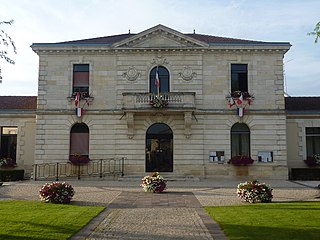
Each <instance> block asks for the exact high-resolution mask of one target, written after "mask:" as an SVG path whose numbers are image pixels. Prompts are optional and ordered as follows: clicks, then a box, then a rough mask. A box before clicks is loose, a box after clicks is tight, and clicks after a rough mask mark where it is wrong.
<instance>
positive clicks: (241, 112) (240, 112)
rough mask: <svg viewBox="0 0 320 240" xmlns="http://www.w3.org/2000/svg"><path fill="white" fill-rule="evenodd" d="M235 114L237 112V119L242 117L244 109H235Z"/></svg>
mask: <svg viewBox="0 0 320 240" xmlns="http://www.w3.org/2000/svg"><path fill="white" fill-rule="evenodd" d="M237 112H238V116H239V117H243V114H244V108H242V107H240V108H238V109H237Z"/></svg>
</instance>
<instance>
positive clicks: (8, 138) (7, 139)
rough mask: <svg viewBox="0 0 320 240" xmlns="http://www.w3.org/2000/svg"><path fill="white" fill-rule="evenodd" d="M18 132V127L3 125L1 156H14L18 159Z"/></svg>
mask: <svg viewBox="0 0 320 240" xmlns="http://www.w3.org/2000/svg"><path fill="white" fill-rule="evenodd" d="M17 133H18V128H17V127H1V137H0V141H1V151H0V158H12V159H13V160H14V161H16V155H17Z"/></svg>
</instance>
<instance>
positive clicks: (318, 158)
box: [304, 154, 320, 167]
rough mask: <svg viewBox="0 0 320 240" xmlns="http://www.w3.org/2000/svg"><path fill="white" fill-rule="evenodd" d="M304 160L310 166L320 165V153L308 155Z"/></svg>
mask: <svg viewBox="0 0 320 240" xmlns="http://www.w3.org/2000/svg"><path fill="white" fill-rule="evenodd" d="M304 162H305V164H307V165H308V166H309V167H316V166H320V154H314V155H313V156H312V157H307V159H306V160H304Z"/></svg>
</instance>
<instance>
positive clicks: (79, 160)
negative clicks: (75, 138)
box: [69, 153, 90, 165]
mask: <svg viewBox="0 0 320 240" xmlns="http://www.w3.org/2000/svg"><path fill="white" fill-rule="evenodd" d="M69 161H70V162H71V163H72V164H73V165H85V164H88V163H89V161H90V158H89V157H88V156H86V155H80V154H79V153H74V154H73V155H71V156H70V158H69Z"/></svg>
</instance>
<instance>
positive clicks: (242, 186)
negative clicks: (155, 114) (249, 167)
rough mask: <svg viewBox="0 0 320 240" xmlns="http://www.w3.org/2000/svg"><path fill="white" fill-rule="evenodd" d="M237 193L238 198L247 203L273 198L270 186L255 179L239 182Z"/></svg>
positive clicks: (267, 200)
mask: <svg viewBox="0 0 320 240" xmlns="http://www.w3.org/2000/svg"><path fill="white" fill-rule="evenodd" d="M237 195H238V197H239V198H241V199H243V200H244V201H246V202H249V203H255V202H262V203H267V202H271V201H272V198H273V195H272V188H270V186H269V185H267V184H265V183H259V181H257V180H254V181H251V182H245V183H239V184H238V188H237Z"/></svg>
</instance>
